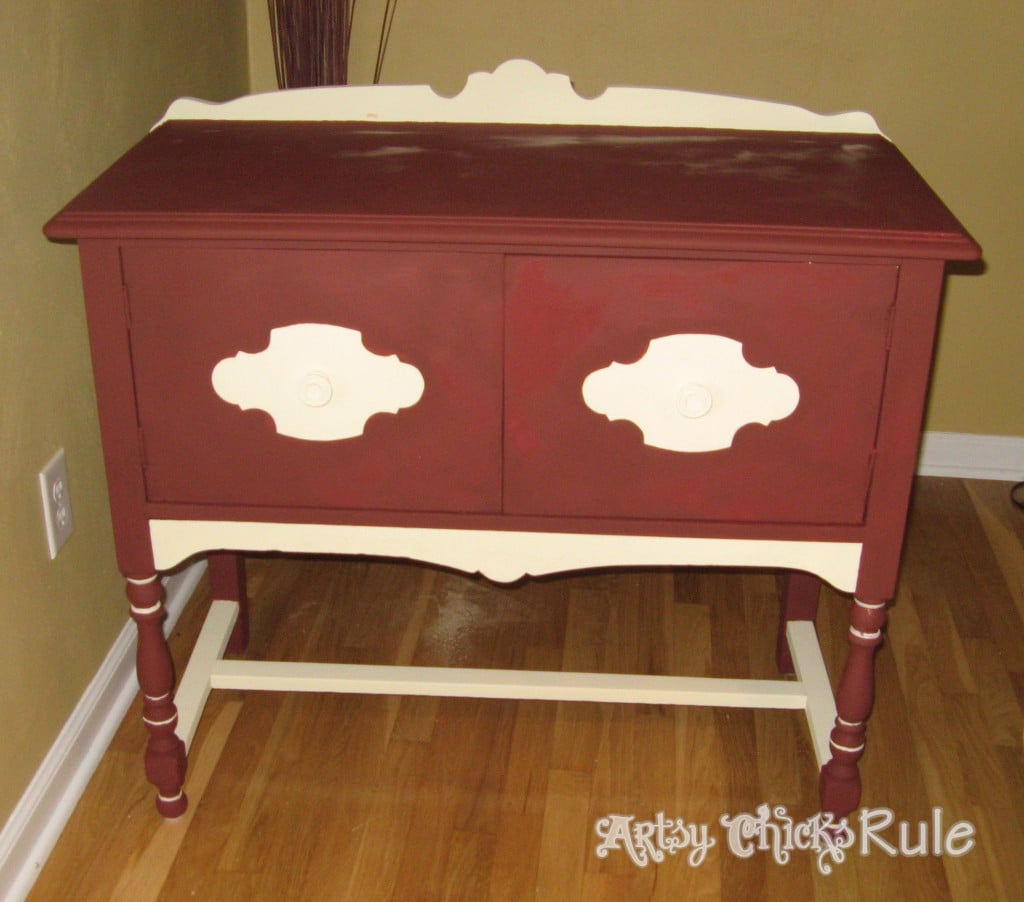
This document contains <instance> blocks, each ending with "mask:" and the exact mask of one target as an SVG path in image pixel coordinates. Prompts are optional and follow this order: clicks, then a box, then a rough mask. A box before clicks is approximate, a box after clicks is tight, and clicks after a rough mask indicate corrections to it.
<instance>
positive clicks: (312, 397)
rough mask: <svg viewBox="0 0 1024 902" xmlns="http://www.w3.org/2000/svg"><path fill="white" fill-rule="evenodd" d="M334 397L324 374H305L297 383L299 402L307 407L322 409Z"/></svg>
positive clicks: (329, 381) (328, 379) (329, 382)
mask: <svg viewBox="0 0 1024 902" xmlns="http://www.w3.org/2000/svg"><path fill="white" fill-rule="evenodd" d="M333 395H334V388H333V387H332V386H331V380H330V378H329V377H328V376H327V374H326V373H320V372H313V373H307V374H306V375H305V376H303V377H302V381H301V382H299V400H300V401H302V403H303V404H305V405H306V406H307V407H323V406H324V405H325V404H327V403H329V402H330V400H331V397H332V396H333Z"/></svg>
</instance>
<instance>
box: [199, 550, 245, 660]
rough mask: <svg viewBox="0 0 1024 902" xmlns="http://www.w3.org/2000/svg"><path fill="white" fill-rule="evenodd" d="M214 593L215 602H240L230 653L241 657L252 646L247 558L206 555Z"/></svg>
mask: <svg viewBox="0 0 1024 902" xmlns="http://www.w3.org/2000/svg"><path fill="white" fill-rule="evenodd" d="M206 560H207V566H208V568H209V569H208V573H209V578H210V593H211V595H212V597H213V599H214V600H215V601H237V602H238V619H237V620H236V621H235V628H234V629H233V630H232V631H231V638H229V639H228V648H227V650H228V651H229V652H230V653H231V654H241V653H242V652H244V651H245V649H246V647H247V646H248V645H249V596H248V595H247V594H246V591H245V558H243V557H242V556H241V555H240V554H234V553H231V552H226V551H218V552H212V553H210V554H208V555H207V556H206Z"/></svg>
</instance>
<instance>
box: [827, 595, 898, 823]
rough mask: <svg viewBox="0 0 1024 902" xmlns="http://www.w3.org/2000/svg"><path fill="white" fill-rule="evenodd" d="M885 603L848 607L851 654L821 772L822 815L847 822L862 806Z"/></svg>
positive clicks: (859, 602)
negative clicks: (867, 737)
mask: <svg viewBox="0 0 1024 902" xmlns="http://www.w3.org/2000/svg"><path fill="white" fill-rule="evenodd" d="M885 608H886V602H884V601H881V602H865V601H858V600H857V599H854V601H853V604H852V606H851V607H850V634H849V641H850V653H849V657H848V658H847V659H846V667H845V669H844V670H843V676H842V678H841V679H840V681H839V690H838V692H837V693H836V714H837V717H836V725H835V727H834V728H833V730H832V736H831V739H830V741H829V744H830V746H831V749H832V759H831V760H830V761H829V762H828V763H827V764H826V765H825V766H824V767H823V768H822V769H821V780H820V783H819V789H820V792H821V810H822V811H823V812H831V813H832V814H833V815H835V816H836V817H837V818H840V817H845V816H846V815H848V814H849V813H850V812H851V811H853V810H854V809H856V808H857V806H858V805H859V804H860V772H859V770H858V769H857V762H858V760H860V756H861V755H862V754H864V734H865V732H866V730H867V718H868V714H870V713H871V703H872V701H873V700H874V695H875V679H874V661H875V649H876V648H878V646H879V644H880V643H881V641H882V627H883V626H885Z"/></svg>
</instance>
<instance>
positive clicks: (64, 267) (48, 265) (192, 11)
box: [0, 0, 248, 825]
mask: <svg viewBox="0 0 1024 902" xmlns="http://www.w3.org/2000/svg"><path fill="white" fill-rule="evenodd" d="M0 34H3V35H4V44H5V47H4V52H3V53H2V54H0V136H2V138H0V247H3V255H2V257H0V271H2V276H0V459H2V461H3V466H0V730H2V733H0V760H2V763H3V766H2V767H0V825H2V824H3V823H4V821H6V819H7V817H8V816H9V814H10V812H11V811H12V809H13V807H14V805H15V804H16V803H17V801H18V799H19V797H20V796H21V794H22V793H23V792H24V790H25V788H26V786H27V785H28V782H29V781H30V780H31V778H32V776H33V774H34V773H35V771H36V769H37V768H38V766H39V764H40V763H41V761H42V759H43V756H44V755H45V754H46V752H47V750H48V749H49V747H50V746H51V745H52V743H53V741H54V739H55V738H56V736H57V734H58V732H59V730H60V728H61V727H62V725H63V724H64V722H65V721H66V719H67V717H68V715H69V714H70V712H71V710H72V708H73V707H74V705H75V704H76V703H77V702H78V700H79V698H80V696H81V694H82V692H83V691H84V689H85V687H86V686H87V685H88V682H89V680H90V679H92V677H93V676H94V674H95V673H96V671H97V669H98V668H99V666H100V664H101V662H102V661H103V658H104V656H105V655H106V654H107V652H108V651H109V650H110V648H111V645H112V644H113V642H114V640H115V638H116V637H117V635H118V633H119V632H120V630H121V629H122V627H123V626H124V625H125V623H126V621H127V607H126V604H127V603H126V601H125V599H124V595H123V589H122V584H121V581H120V580H119V578H118V576H117V570H116V567H115V564H114V552H113V542H112V536H111V528H110V515H109V512H108V509H107V501H106V482H105V479H104V475H103V469H102V461H101V456H100V446H99V435H98V431H97V425H96V411H95V400H94V396H93V390H92V374H91V367H90V362H89V354H88V343H87V338H86V331H85V321H84V315H83V310H82V296H81V289H80V287H79V274H78V261H77V252H76V249H75V248H74V247H73V246H70V245H65V246H58V245H54V244H51V243H49V242H47V241H46V239H45V238H43V235H42V232H41V229H42V226H43V223H44V222H45V221H46V219H47V218H48V217H49V216H51V215H52V214H53V213H55V212H56V211H57V210H58V209H59V208H60V206H62V205H63V204H64V203H65V202H66V201H68V200H69V199H70V198H71V197H72V195H73V194H74V193H76V192H77V191H78V190H80V189H81V188H83V187H85V185H86V184H87V183H88V182H89V181H91V180H92V178H94V177H95V176H96V175H98V174H99V172H100V171H101V170H102V169H104V168H105V167H106V166H107V165H109V164H110V163H111V162H113V160H114V159H115V158H116V157H117V156H119V155H120V154H121V153H123V152H124V151H125V150H127V149H128V147H129V146H131V145H132V144H133V143H135V142H136V141H137V140H138V139H139V138H140V137H142V135H143V134H145V132H146V130H147V129H148V128H149V126H150V125H151V124H152V123H153V122H155V121H156V120H157V119H158V118H159V117H160V115H161V114H162V113H163V111H164V109H165V107H166V106H167V104H168V103H169V102H170V101H171V100H172V99H174V97H176V96H178V95H180V94H196V95H202V96H208V97H211V98H219V99H227V98H228V97H231V96H236V95H238V94H242V93H245V92H246V90H247V86H248V75H247V69H246V66H247V47H246V37H245V3H244V0H217V2H209V0H175V2H174V3H168V2H166V0H117V2H110V3H106V2H97V0H45V2H44V0H38V2H37V0H33V2H31V3H13V2H8V3H3V4H0ZM60 447H63V448H64V449H65V450H66V453H67V463H68V474H69V476H68V478H69V483H70V489H71V501H72V508H73V512H74V516H75V533H74V535H73V536H72V537H71V540H70V541H69V543H68V544H67V545H66V546H65V547H64V549H63V550H62V551H61V552H60V554H59V555H58V556H57V558H56V559H55V560H53V561H50V560H49V558H48V555H47V550H46V535H45V532H44V529H43V521H42V513H41V505H40V501H39V492H38V489H37V487H36V473H37V472H38V470H39V469H40V468H41V467H42V466H43V465H44V464H45V463H46V461H47V460H48V459H49V457H50V456H51V455H52V454H53V452H54V451H55V450H57V448H60Z"/></svg>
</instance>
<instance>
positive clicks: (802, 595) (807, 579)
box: [775, 572, 821, 674]
mask: <svg viewBox="0 0 1024 902" xmlns="http://www.w3.org/2000/svg"><path fill="white" fill-rule="evenodd" d="M820 593H821V580H820V579H818V577H816V576H811V574H810V573H797V572H790V573H786V574H785V575H783V577H782V594H781V602H782V611H781V613H780V616H779V634H778V637H777V638H776V640H775V664H776V666H777V667H778V668H779V672H780V673H785V674H791V673H795V668H794V667H793V657H792V655H790V653H789V641H788V640H787V638H786V624H787V623H789V622H790V621H791V620H810V621H811V622H812V623H813V622H814V620H815V619H816V618H817V616H818V595H819V594H820Z"/></svg>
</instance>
